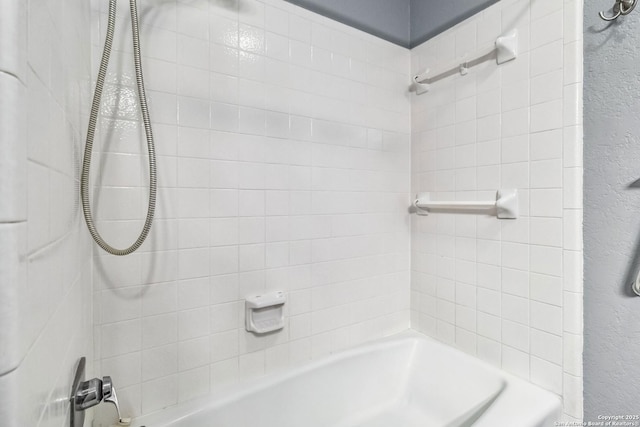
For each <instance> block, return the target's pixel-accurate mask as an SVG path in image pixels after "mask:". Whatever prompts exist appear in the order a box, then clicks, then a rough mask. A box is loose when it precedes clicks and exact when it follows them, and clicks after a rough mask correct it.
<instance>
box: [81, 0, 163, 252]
mask: <svg viewBox="0 0 640 427" xmlns="http://www.w3.org/2000/svg"><path fill="white" fill-rule="evenodd" d="M116 2H117V0H109V22H108V24H107V37H106V39H105V42H104V50H103V52H102V60H101V61H100V70H99V71H98V78H97V81H96V89H95V92H94V95H93V102H92V104H91V115H90V117H89V127H88V130H87V142H86V144H85V148H84V159H83V162H82V174H81V177H80V194H81V199H82V210H83V212H84V219H85V221H86V222H87V227H88V228H89V233H91V236H92V237H93V240H95V242H96V243H97V244H98V246H100V247H101V248H102V249H104V250H105V251H107V252H108V253H110V254H112V255H119V256H122V255H129V254H131V253H133V252H135V251H136V249H138V248H139V247H140V246H141V245H142V243H144V241H145V239H146V238H147V235H148V234H149V230H151V224H152V223H153V215H154V212H155V206H156V191H157V184H158V182H157V175H156V153H155V146H154V143H153V133H152V131H151V119H150V118H149V109H148V107H147V98H146V95H145V91H144V79H143V74H142V61H141V60H140V36H139V29H138V7H137V4H136V0H130V9H131V29H132V33H133V59H134V63H135V70H136V84H137V88H138V98H139V99H140V110H141V112H142V121H143V123H144V131H145V135H146V139H147V150H148V153H149V205H148V208H147V217H146V219H145V222H144V226H143V227H142V231H141V233H140V235H139V236H138V238H137V239H136V241H135V242H134V243H133V244H132V245H131V246H129V247H128V248H126V249H117V248H114V247H113V246H111V245H109V244H108V243H107V242H105V240H104V239H103V238H102V236H100V233H98V230H97V229H96V226H95V224H94V222H93V217H92V215H91V203H90V202H89V175H90V170H91V153H92V152H93V140H94V137H95V132H96V123H97V120H98V112H99V111H100V99H101V97H102V91H103V89H104V81H105V77H106V74H107V68H108V67H109V56H110V55H111V49H112V46H113V35H114V28H115V21H116Z"/></svg>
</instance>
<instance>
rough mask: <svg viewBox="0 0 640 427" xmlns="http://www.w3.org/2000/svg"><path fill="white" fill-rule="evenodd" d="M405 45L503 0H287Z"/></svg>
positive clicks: (411, 45) (418, 42) (413, 44)
mask: <svg viewBox="0 0 640 427" xmlns="http://www.w3.org/2000/svg"><path fill="white" fill-rule="evenodd" d="M286 1H288V2H289V3H293V4H297V5H298V6H301V7H304V8H305V9H309V10H312V11H314V12H317V13H319V14H321V15H324V16H327V17H329V18H332V19H335V20H336V21H339V22H342V23H345V24H347V25H350V26H352V27H355V28H358V29H360V30H363V31H366V32H367V33H370V34H374V35H376V36H378V37H381V38H383V39H385V40H388V41H390V42H392V43H395V44H399V45H400V46H404V47H414V46H417V45H418V44H420V43H422V42H424V41H426V40H428V39H430V38H431V37H433V36H435V35H437V34H439V33H441V32H442V31H444V30H446V29H447V28H450V27H452V26H454V25H455V24H457V23H458V22H461V21H463V20H465V19H467V18H468V17H470V16H472V15H474V14H476V13H477V12H479V11H481V10H482V9H484V8H486V7H487V6H490V5H492V4H494V3H496V2H497V1H499V0H446V1H443V0H286Z"/></svg>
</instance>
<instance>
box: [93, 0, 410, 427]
mask: <svg viewBox="0 0 640 427" xmlns="http://www.w3.org/2000/svg"><path fill="white" fill-rule="evenodd" d="M121 3H122V4H121V6H120V18H119V20H118V31H117V38H116V50H117V52H114V56H113V63H112V67H111V68H110V70H111V72H110V80H109V84H108V86H107V89H106V92H105V98H104V102H103V109H102V111H101V115H102V117H101V124H102V129H103V132H102V134H101V138H100V143H99V144H96V147H97V150H98V151H100V154H99V158H100V159H101V160H100V161H94V164H95V166H96V167H95V168H94V171H93V172H94V180H93V183H94V184H95V185H96V186H97V187H96V189H95V191H94V197H95V202H96V204H95V212H96V215H97V217H98V220H99V223H98V228H99V229H100V230H101V231H103V233H104V236H105V237H107V238H108V240H109V241H111V242H114V244H117V245H124V244H127V243H129V242H130V241H131V240H132V239H133V238H134V236H135V235H136V233H137V232H138V231H139V229H140V226H141V219H142V218H143V217H144V210H145V209H146V194H147V185H146V181H147V173H146V170H145V168H144V167H145V164H146V157H145V155H141V154H140V153H141V151H142V152H144V148H143V147H144V145H143V142H142V141H143V140H142V138H141V132H140V127H139V117H138V114H139V113H138V110H137V108H138V107H137V102H138V101H137V97H136V95H135V92H134V89H133V86H132V84H133V76H132V71H133V67H132V64H131V62H132V61H131V55H130V47H129V46H130V39H129V37H130V26H129V24H128V15H127V12H128V7H127V4H126V2H121ZM106 4H107V3H106V2H104V1H102V0H100V1H96V2H95V5H96V9H94V16H93V17H94V25H95V29H96V31H95V34H97V35H100V37H97V36H96V38H95V41H96V48H95V49H96V53H98V52H100V51H101V46H99V45H98V43H100V42H101V38H102V37H103V36H104V32H103V31H104V24H105V22H106V16H105V13H104V12H105V9H104V7H105V6H106ZM141 17H142V21H141V25H142V28H143V32H142V43H143V51H144V64H145V66H146V69H145V80H146V82H147V85H148V87H147V88H148V94H149V98H150V109H151V119H152V120H153V122H154V131H155V135H156V138H157V144H158V154H159V157H158V170H159V195H158V211H157V217H156V222H155V224H154V226H153V230H152V232H151V235H150V239H149V241H148V242H145V245H144V246H143V247H142V248H141V249H140V251H139V252H137V253H135V254H133V255H131V256H128V257H113V256H109V255H106V254H104V253H103V252H101V251H95V252H94V255H95V256H94V266H95V271H94V291H95V311H94V313H95V324H96V330H95V341H96V350H97V351H96V365H97V367H98V368H99V373H101V374H103V375H113V376H114V379H117V380H116V381H117V383H116V384H117V385H118V386H120V387H121V388H120V401H121V403H122V404H123V405H124V410H125V412H126V413H127V414H130V415H139V414H143V413H150V412H154V411H157V410H159V409H162V408H164V407H167V406H171V405H174V404H176V403H178V402H184V401H186V400H189V399H192V398H194V397H196V396H201V395H204V394H206V393H209V392H210V391H212V390H218V389H220V388H221V387H225V386H227V385H229V384H232V383H236V382H239V381H245V380H247V379H249V378H253V377H256V376H258V375H262V374H263V373H265V372H273V371H275V370H278V369H282V368H284V367H286V366H289V365H293V364H297V363H301V362H303V361H307V360H310V359H314V358H319V357H323V356H325V355H327V354H329V353H331V352H334V351H337V350H340V349H342V348H345V347H347V346H351V345H354V344H357V343H359V342H361V341H363V340H367V339H372V338H375V337H379V336H381V335H385V334H389V333H393V332H396V331H400V330H404V329H407V328H408V327H409V258H410V256H409V239H410V222H409V214H408V212H407V206H408V205H409V199H410V198H409V194H408V192H409V188H410V154H411V153H410V151H411V150H410V136H409V133H410V117H411V116H410V102H409V94H408V91H407V84H406V83H407V72H408V70H409V60H410V56H409V51H408V50H406V49H404V48H401V47H399V46H396V45H393V44H391V43H389V42H386V41H383V40H380V39H379V38H376V37H374V36H372V35H369V34H366V33H363V32H361V31H359V30H355V29H353V28H349V27H347V26H345V25H343V24H340V23H337V22H335V21H332V20H330V19H327V18H325V17H322V16H319V15H317V14H314V13H312V12H309V11H307V10H304V9H302V8H299V7H297V6H294V5H291V4H289V3H286V2H283V1H281V0H270V1H264V2H263V1H256V0H242V1H237V2H236V1H233V2H214V1H211V0H189V1H164V2H161V3H153V4H151V3H146V5H142V6H141ZM98 30H100V31H98ZM97 56H98V55H94V57H97ZM107 129H109V132H107V131H106V130H107ZM97 158H98V155H97ZM275 290H283V291H286V292H287V293H288V304H287V305H286V319H287V322H286V326H285V328H284V330H281V331H279V332H277V333H273V334H269V335H264V336H256V335H253V334H252V333H248V332H246V331H245V328H244V298H245V297H248V296H253V295H259V294H263V293H265V292H268V291H275ZM103 414H104V415H105V417H104V418H99V420H98V423H96V424H97V425H101V423H103V424H102V425H107V426H108V425H110V424H111V423H112V422H113V411H112V410H111V408H106V410H105V411H103Z"/></svg>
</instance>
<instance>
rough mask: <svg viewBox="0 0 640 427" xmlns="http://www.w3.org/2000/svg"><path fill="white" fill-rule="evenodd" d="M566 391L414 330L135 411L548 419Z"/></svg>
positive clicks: (165, 422)
mask: <svg viewBox="0 0 640 427" xmlns="http://www.w3.org/2000/svg"><path fill="white" fill-rule="evenodd" d="M560 408H561V407H560V400H559V399H558V397H557V396H555V395H553V394H552V393H549V392H547V391H544V390H542V389H539V388H538V387H535V386H533V385H531V384H529V383H527V382H525V381H522V380H520V379H517V378H515V377H513V376H511V375H509V374H506V373H504V372H502V371H500V370H497V369H495V368H493V367H491V366H489V365H487V364H485V363H483V362H481V361H479V360H477V359H475V358H473V357H470V356H468V355H466V354H464V353H462V352H460V351H458V350H455V349H452V348H450V347H447V346H445V345H443V344H440V343H438V342H436V341H434V340H431V339H429V338H426V337H424V336H423V335H421V334H418V333H415V332H409V333H403V334H400V335H397V336H395V337H391V338H387V339H384V340H381V341H377V342H374V343H371V344H367V345H363V346H361V347H357V348H354V349H352V350H348V351H344V352H342V353H339V354H335V355H333V356H331V357H328V358H326V359H324V360H320V361H317V362H313V363H310V364H308V365H305V366H302V367H299V368H296V369H292V370H289V371H287V372H284V373H280V374H275V375H270V376H266V377H262V378H260V379H259V380H257V381H254V382H252V383H247V384H244V385H243V386H242V387H238V388H237V389H236V390H235V391H230V392H227V393H225V394H223V395H220V394H218V395H214V396H212V397H209V398H207V399H200V400H198V401H194V402H189V403H188V404H185V405H181V406H178V407H172V408H170V409H167V410H164V411H161V412H158V413H154V414H151V415H148V416H145V417H141V418H138V419H136V420H134V423H133V426H135V427H142V426H146V427H355V426H362V427H365V426H366V427H445V426H446V427H458V426H460V427H462V426H471V425H473V426H474V427H502V426H504V427H538V426H540V427H543V426H544V427H546V426H552V425H553V423H554V421H556V420H557V419H558V418H559V416H560V412H561V410H560Z"/></svg>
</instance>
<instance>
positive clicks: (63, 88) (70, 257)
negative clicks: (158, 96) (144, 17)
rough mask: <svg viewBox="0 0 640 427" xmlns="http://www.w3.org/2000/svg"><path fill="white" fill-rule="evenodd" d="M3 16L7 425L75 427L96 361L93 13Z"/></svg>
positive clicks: (18, 7)
mask: <svg viewBox="0 0 640 427" xmlns="http://www.w3.org/2000/svg"><path fill="white" fill-rule="evenodd" d="M0 15H1V16H0V92H1V93H2V97H0V148H1V150H2V152H3V156H2V159H0V175H1V176H0V199H2V201H3V202H2V203H1V207H0V259H1V260H2V261H1V262H0V283H1V284H2V286H0V323H2V325H3V326H2V332H0V394H1V395H2V403H0V417H1V419H2V420H3V421H2V425H3V426H4V425H6V426H8V427H11V426H24V425H29V426H63V425H68V424H69V420H68V390H69V389H70V387H71V381H72V379H73V372H74V369H75V366H76V364H77V362H78V359H79V357H80V356H82V355H86V356H88V357H89V359H90V360H92V359H93V357H92V354H91V329H92V328H91V301H92V299H91V276H90V273H91V268H90V265H91V264H90V260H91V258H90V256H89V253H90V252H89V247H88V239H87V236H86V235H85V234H84V231H83V230H82V228H81V227H82V223H81V221H80V209H79V200H78V191H77V189H78V186H79V181H78V159H79V157H80V155H79V152H80V141H81V139H82V135H83V131H84V129H83V126H84V120H82V117H83V113H84V111H85V110H84V107H85V106H86V105H87V102H88V97H87V94H88V90H87V87H88V83H89V72H90V67H91V61H90V60H91V58H90V49H91V46H90V43H88V42H87V37H88V36H89V35H90V27H89V25H90V23H89V19H90V8H89V6H88V5H87V4H85V2H82V1H71V0H69V1H65V2H45V1H36V0H31V1H28V2H27V1H18V0H9V1H4V2H3V4H2V13H1V14H0Z"/></svg>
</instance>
